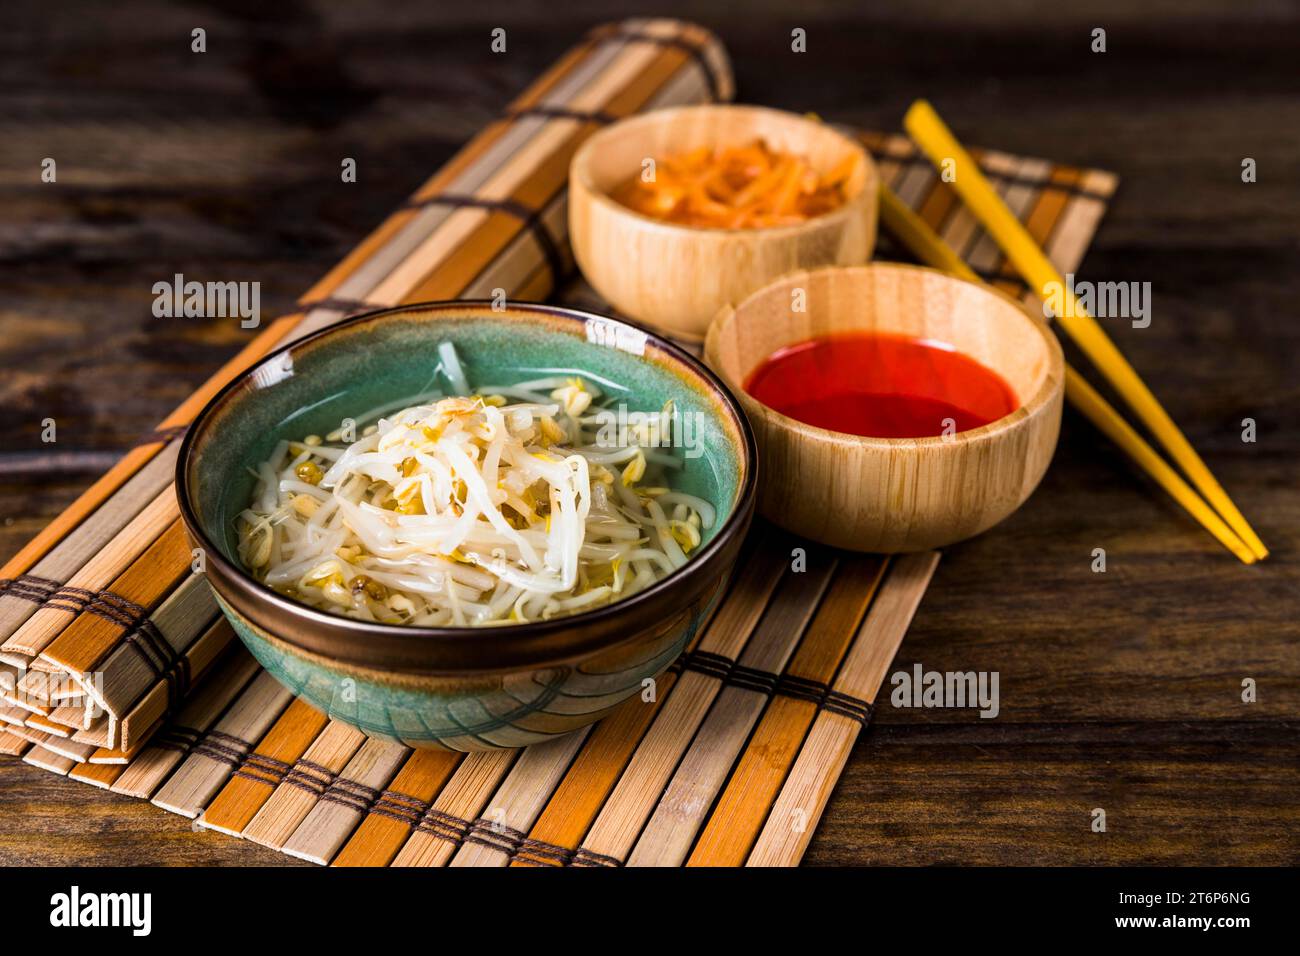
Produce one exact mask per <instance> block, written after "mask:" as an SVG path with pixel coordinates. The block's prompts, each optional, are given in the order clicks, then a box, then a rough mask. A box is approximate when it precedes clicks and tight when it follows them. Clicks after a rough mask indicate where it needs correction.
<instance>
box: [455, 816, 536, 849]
mask: <svg viewBox="0 0 1300 956" xmlns="http://www.w3.org/2000/svg"><path fill="white" fill-rule="evenodd" d="M527 838H528V834H526V833H524V832H522V831H520V830H516V829H515V828H514V827H508V826H506V825H505V824H504V823H501V822H499V821H497V820H484V819H483V818H482V817H480V818H479V819H477V820H475V821H474V823H473V824H472V825H471V826H470V829H469V832H468V833H467V834H466V835H465V839H464V842H465V843H477V844H478V845H479V846H485V847H488V848H489V849H492V850H500V851H501V852H502V853H504V854H506V855H507V856H513V855H514V853H515V851H516V850H517V849H519V846H520V844H522V843H523V842H524V840H526V839H527Z"/></svg>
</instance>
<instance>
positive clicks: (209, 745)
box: [194, 730, 253, 770]
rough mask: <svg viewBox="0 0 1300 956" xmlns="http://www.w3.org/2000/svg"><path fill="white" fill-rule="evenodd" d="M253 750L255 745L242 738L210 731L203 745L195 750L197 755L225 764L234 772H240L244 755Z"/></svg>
mask: <svg viewBox="0 0 1300 956" xmlns="http://www.w3.org/2000/svg"><path fill="white" fill-rule="evenodd" d="M252 749H253V745H252V744H251V743H249V742H248V741H247V740H244V739H243V738H241V737H235V736H233V735H231V734H223V733H222V732H221V731H219V730H209V731H208V732H207V734H206V735H205V736H204V738H203V743H201V744H199V745H198V746H197V747H195V748H194V753H195V754H202V755H203V756H204V757H207V758H208V759H209V760H215V761H217V763H224V764H225V765H226V766H228V767H230V768H231V769H232V770H238V769H239V766H240V764H242V763H243V760H244V755H245V754H246V753H248V752H249V751H250V750H252Z"/></svg>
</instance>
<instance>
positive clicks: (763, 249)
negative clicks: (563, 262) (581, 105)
mask: <svg viewBox="0 0 1300 956" xmlns="http://www.w3.org/2000/svg"><path fill="white" fill-rule="evenodd" d="M755 139H763V140H765V141H766V142H767V144H768V145H769V146H770V147H771V148H773V149H774V150H778V151H781V152H788V153H794V154H797V155H799V156H802V157H803V158H804V159H806V160H807V161H808V162H809V163H811V164H812V166H813V168H814V169H816V170H817V171H818V172H819V173H823V174H824V173H827V172H829V171H830V170H831V169H832V168H833V167H834V166H835V165H836V164H837V163H839V162H841V161H842V160H843V158H844V157H845V155H850V156H852V157H854V167H855V168H854V170H853V172H852V173H851V175H850V177H849V179H848V190H847V192H848V201H847V202H846V203H845V204H844V205H843V206H841V207H839V208H838V209H835V210H833V211H831V212H829V213H826V214H825V215H823V216H817V217H815V218H812V219H809V220H807V221H805V222H802V223H798V224H796V225H792V226H777V227H770V228H762V229H708V228H700V227H696V226H682V225H677V224H675V223H666V222H661V221H659V220H657V219H651V218H649V217H648V216H643V215H641V214H640V213H636V212H633V211H632V210H631V209H628V208H627V207H626V206H624V205H622V204H621V203H619V202H617V201H615V200H614V199H612V198H610V193H611V192H613V191H614V190H615V189H616V188H618V187H619V186H621V185H623V184H624V183H625V182H627V181H628V180H630V179H631V178H632V177H633V176H636V175H639V174H640V172H641V169H642V163H643V161H644V160H646V159H647V158H662V157H664V156H667V155H671V154H673V153H680V152H682V151H684V150H690V149H695V148H698V147H700V146H740V145H743V144H746V143H750V142H753V141H754V140H755ZM878 184H879V179H878V177H877V175H876V168H875V165H874V164H873V163H872V162H871V158H870V157H869V156H868V155H867V152H866V150H864V149H863V148H862V147H861V146H860V145H858V144H857V143H855V142H854V141H853V140H851V139H849V138H848V137H846V136H844V135H842V134H840V133H837V132H836V131H835V130H833V129H831V128H830V127H829V126H826V125H825V124H823V123H819V122H815V121H813V120H810V119H806V118H804V117H802V116H797V115H795V114H793V113H783V112H781V111H780V110H772V109H766V108H764V107H758V106H687V107H681V108H678V109H666V110H656V111H653V112H650V113H645V114H642V115H640V116H635V117H632V118H630V119H625V120H622V121H621V122H618V123H615V124H614V125H613V126H610V127H609V128H608V129H605V130H602V131H601V132H599V133H597V134H596V135H595V136H593V137H591V139H589V140H587V142H586V143H585V144H584V145H583V147H582V148H581V149H580V150H579V151H578V153H577V155H576V156H574V158H573V162H572V164H571V165H570V167H569V231H570V237H571V240H572V243H573V251H574V255H575V257H576V258H577V261H578V265H579V266H580V267H581V269H582V272H583V274H584V275H585V276H586V277H587V281H588V282H590V283H591V285H592V286H593V287H594V288H595V290H596V291H597V292H599V293H600V294H601V295H602V296H604V298H605V300H606V301H607V302H609V303H611V304H612V305H613V306H614V307H615V308H616V309H617V310H618V311H619V312H621V313H622V314H623V315H626V316H630V317H631V318H633V319H636V320H638V321H640V322H644V323H646V324H648V325H652V326H654V327H655V328H657V329H661V330H663V331H666V332H669V333H671V334H672V335H674V336H676V337H677V338H681V339H686V340H689V341H697V342H698V341H700V340H701V339H703V337H704V333H705V331H706V330H707V328H708V324H709V320H710V319H712V318H713V316H714V314H715V313H716V312H717V311H718V309H719V308H720V307H721V306H723V305H726V304H727V303H729V302H738V301H740V299H742V298H744V297H745V296H746V295H748V294H749V293H751V292H753V291H754V290H755V289H757V288H759V287H760V286H762V285H764V284H766V283H767V282H770V281H771V280H773V279H775V278H777V277H778V276H781V275H784V274H785V273H787V272H789V271H791V270H793V269H799V268H813V267H816V266H826V265H858V264H861V263H863V262H866V261H867V260H868V259H870V258H871V251H872V249H873V248H874V247H875V243H876V190H877V188H878Z"/></svg>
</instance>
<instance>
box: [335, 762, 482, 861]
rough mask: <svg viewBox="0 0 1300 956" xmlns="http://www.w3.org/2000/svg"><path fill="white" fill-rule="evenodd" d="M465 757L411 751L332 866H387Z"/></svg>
mask: <svg viewBox="0 0 1300 956" xmlns="http://www.w3.org/2000/svg"><path fill="white" fill-rule="evenodd" d="M464 757H465V755H464V754H462V753H453V752H451V751H441V750H417V751H415V752H414V753H412V754H411V755H410V757H408V758H407V760H406V762H405V763H404V764H403V765H402V769H401V770H399V771H398V773H397V776H396V777H394V778H393V782H392V783H391V784H389V786H388V789H387V790H385V791H384V792H383V793H382V794H380V797H379V799H378V800H377V801H375V805H374V806H373V807H372V808H371V809H370V812H369V814H367V816H366V818H365V820H363V821H362V822H361V825H360V826H359V827H358V828H357V831H356V833H354V834H353V835H352V838H351V839H350V840H348V842H347V844H346V845H344V847H343V849H342V850H341V851H340V852H339V855H338V856H336V857H335V858H334V860H333V861H332V863H333V865H334V866H388V865H389V864H390V863H392V862H393V858H394V857H396V856H397V854H398V852H400V851H401V849H402V846H403V845H404V844H405V843H406V841H407V839H408V838H409V837H410V835H411V831H412V830H414V829H415V827H417V826H419V824H420V821H421V820H422V819H423V816H424V814H425V812H426V811H427V810H428V809H429V808H430V807H431V806H432V805H433V799H434V798H435V797H436V796H437V795H438V794H439V793H441V792H442V788H443V787H444V786H446V784H447V781H448V780H450V779H451V776H452V774H454V773H455V772H456V770H457V768H459V766H460V764H461V762H462V760H463V759H464Z"/></svg>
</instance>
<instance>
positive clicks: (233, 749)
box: [153, 671, 293, 819]
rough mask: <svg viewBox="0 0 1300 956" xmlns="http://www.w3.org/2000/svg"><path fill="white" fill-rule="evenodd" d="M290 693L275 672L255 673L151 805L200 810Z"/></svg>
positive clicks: (192, 811) (190, 811) (181, 811)
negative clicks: (272, 673) (237, 697)
mask: <svg viewBox="0 0 1300 956" xmlns="http://www.w3.org/2000/svg"><path fill="white" fill-rule="evenodd" d="M292 698H293V694H291V693H289V690H288V689H287V688H286V687H285V686H284V685H283V684H281V683H280V682H279V681H277V680H276V679H275V678H274V677H272V676H271V675H270V674H268V673H267V672H266V671H262V672H261V673H259V674H258V675H257V677H256V678H254V680H253V682H252V683H251V684H249V685H248V687H247V688H245V690H244V691H243V693H241V694H240V695H239V699H238V700H236V701H235V703H234V704H232V705H231V707H230V710H229V711H228V712H227V713H226V714H225V716H223V717H222V718H221V719H220V720H219V721H217V724H216V726H215V727H213V728H212V729H211V730H209V731H208V732H207V733H205V734H204V735H203V739H202V740H201V741H200V742H199V743H198V744H197V745H196V746H195V748H194V750H193V752H191V753H190V755H189V756H188V757H186V758H185V762H184V763H182V764H181V766H180V769H178V770H177V771H176V773H174V774H173V775H172V776H171V777H170V778H169V779H168V780H167V783H166V784H164V785H163V787H162V789H161V790H159V791H158V793H157V794H156V795H155V796H154V798H153V803H154V805H155V806H159V807H162V808H163V809H164V810H170V811H171V812H172V813H179V814H181V815H182V816H186V817H190V818H191V819H193V818H194V817H196V816H198V815H199V813H201V812H202V810H203V808H204V807H205V806H207V804H208V801H209V800H211V799H212V796H213V795H214V794H215V793H216V792H217V791H218V790H219V789H220V788H221V785H222V784H223V783H225V782H226V780H228V779H229V778H230V775H231V774H232V773H234V772H235V770H236V769H237V768H238V767H239V765H240V763H241V761H242V759H243V757H244V755H245V754H247V753H248V751H249V750H250V749H252V747H253V745H254V743H255V742H256V741H258V740H260V739H261V737H262V734H263V733H265V732H266V728H268V727H270V726H271V724H273V723H274V722H275V719H276V718H277V717H279V716H280V713H281V712H282V711H283V710H284V709H285V707H287V706H288V705H289V701H290V700H291V699H292Z"/></svg>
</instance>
